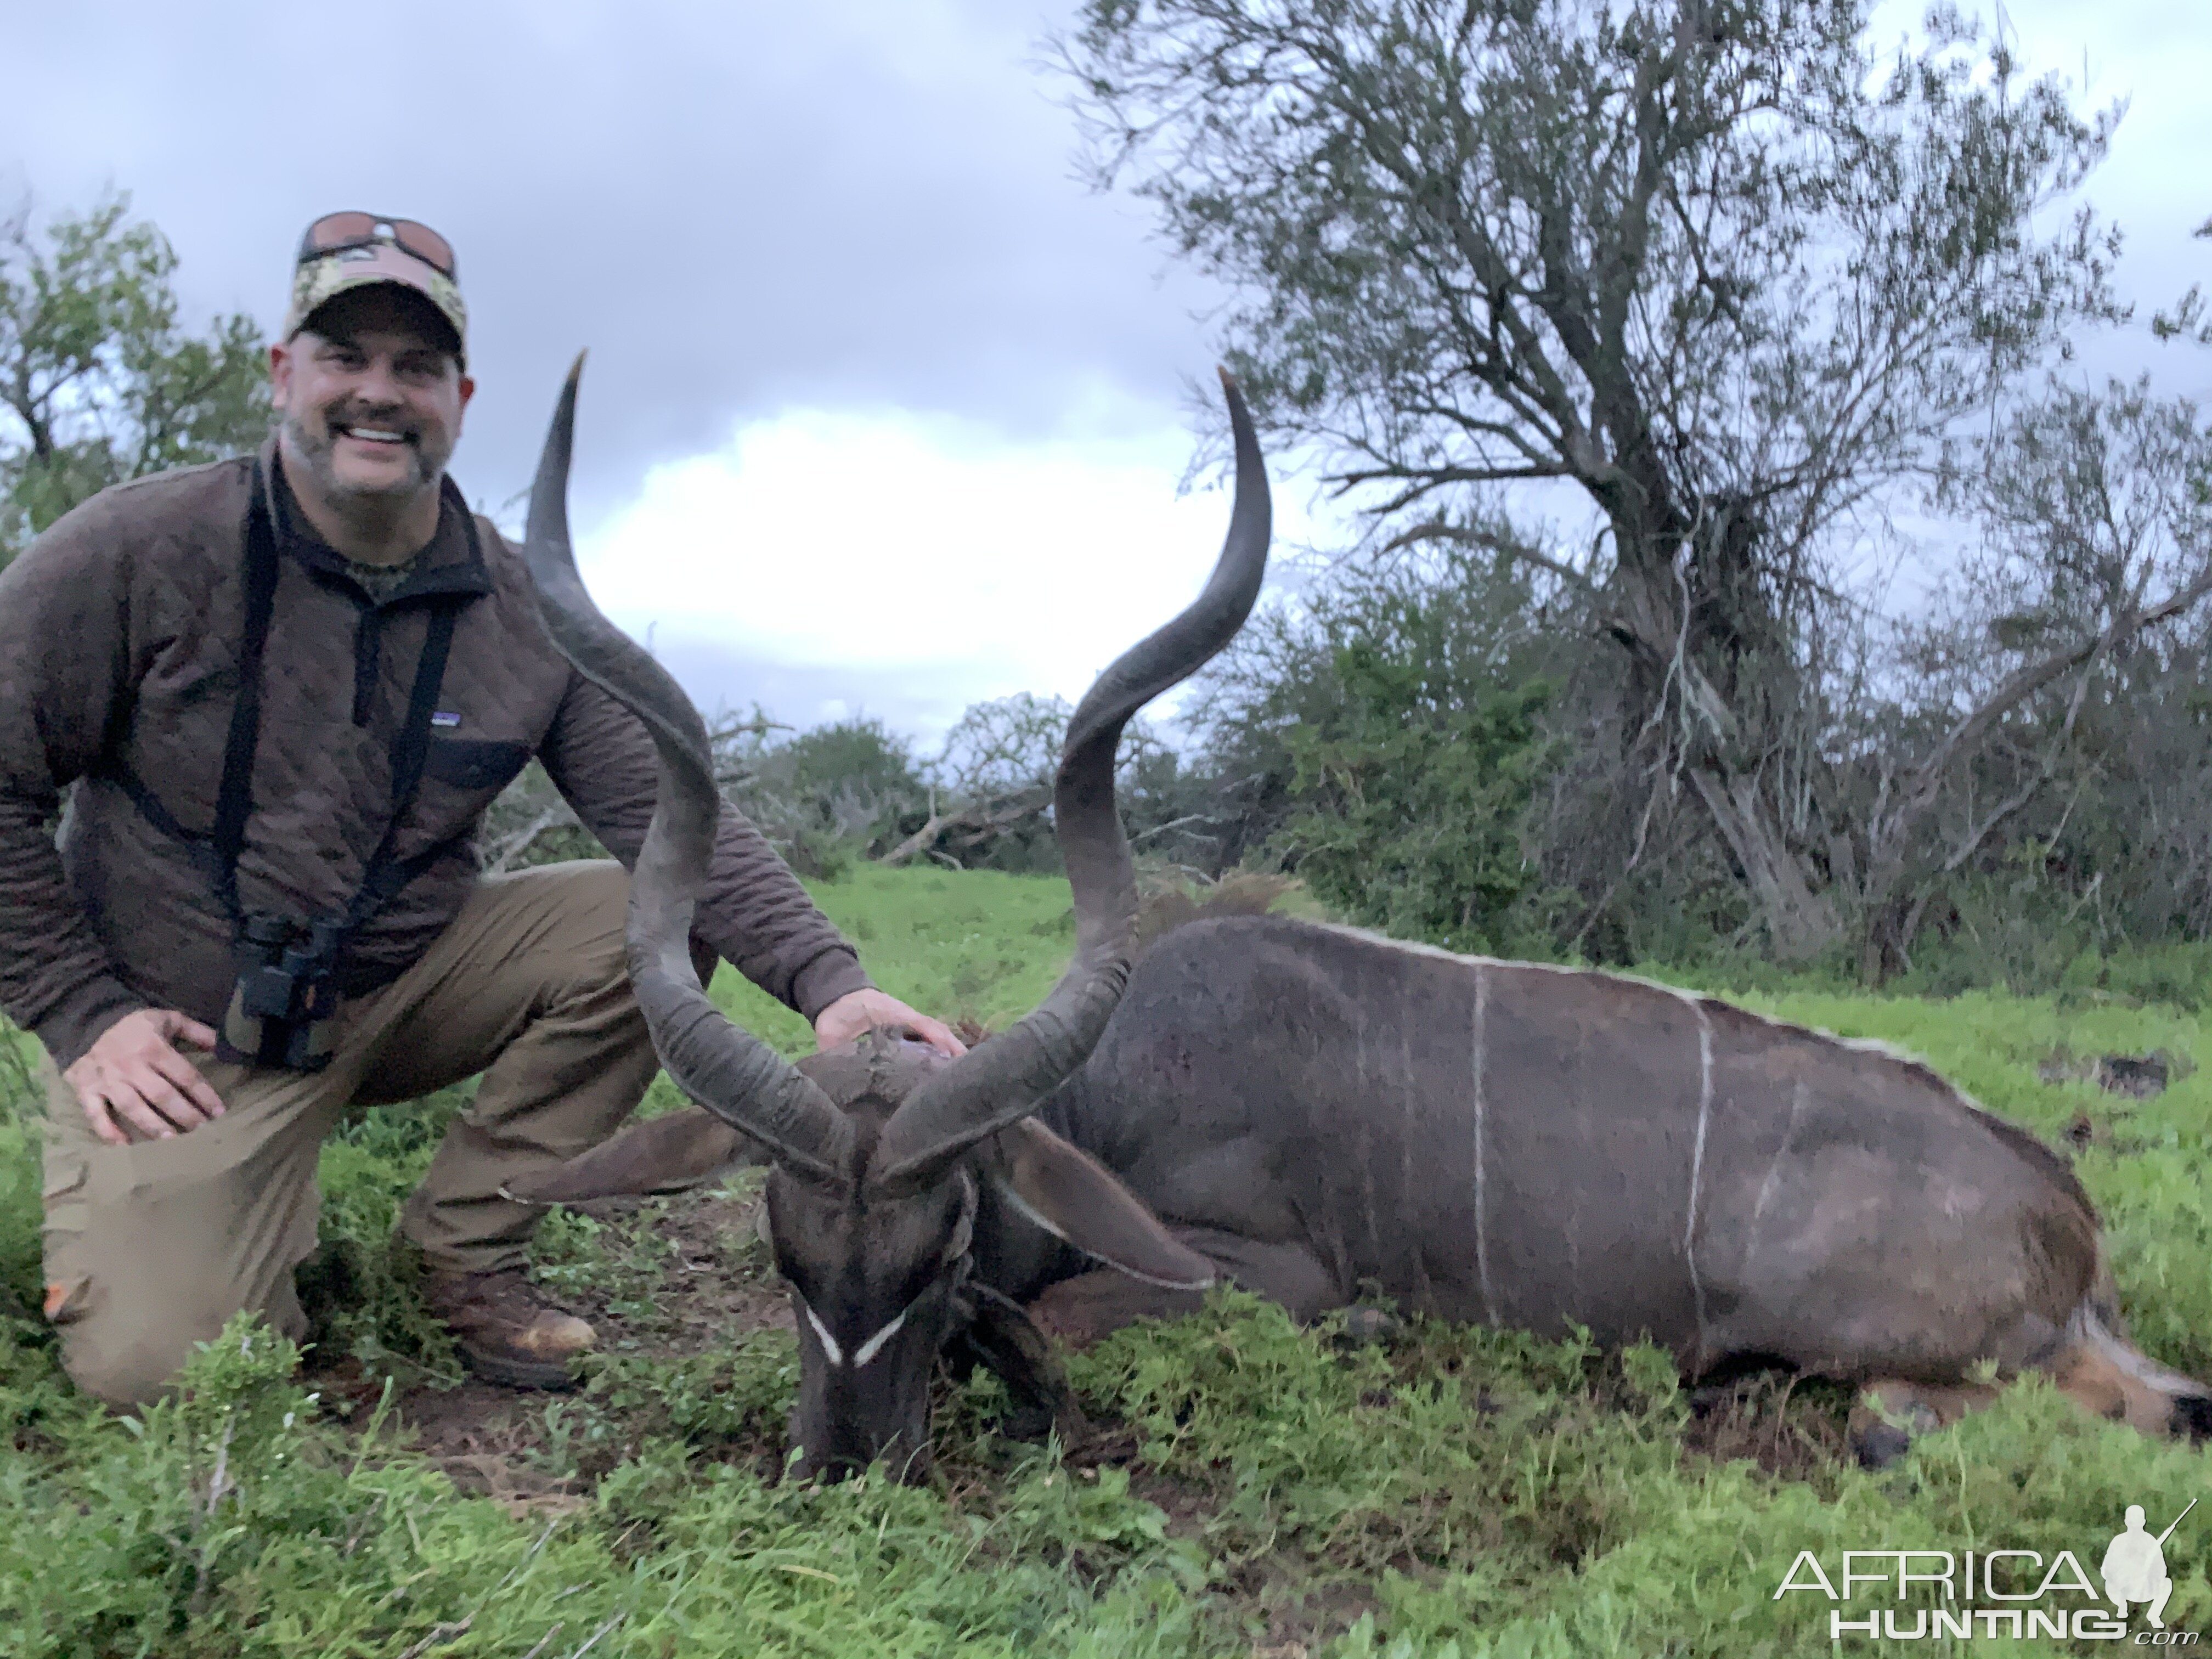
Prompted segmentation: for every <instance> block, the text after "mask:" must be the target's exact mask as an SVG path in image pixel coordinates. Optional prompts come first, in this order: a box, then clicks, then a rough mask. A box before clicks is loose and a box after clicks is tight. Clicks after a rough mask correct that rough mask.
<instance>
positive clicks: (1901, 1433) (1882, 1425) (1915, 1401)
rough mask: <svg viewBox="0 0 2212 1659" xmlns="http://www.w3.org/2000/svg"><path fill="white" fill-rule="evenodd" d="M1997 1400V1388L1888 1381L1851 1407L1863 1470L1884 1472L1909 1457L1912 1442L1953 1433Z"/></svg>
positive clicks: (1853, 1440) (1872, 1386)
mask: <svg viewBox="0 0 2212 1659" xmlns="http://www.w3.org/2000/svg"><path fill="white" fill-rule="evenodd" d="M1996 1397H1997V1391H1996V1389H1995V1388H1993V1387H1986V1386H1984V1385H1981V1384H1978V1383H1956V1384H1939V1383H1907V1382H1905V1381H1904V1380H1902V1379H1901V1378H1898V1377H1883V1378H1880V1379H1878V1380H1876V1381H1875V1382H1871V1383H1867V1384H1866V1385H1865V1386H1864V1387H1863V1388H1862V1389H1860V1390H1859V1398H1858V1403H1857V1405H1855V1406H1853V1407H1851V1414H1850V1425H1849V1431H1850V1446H1851V1450H1852V1452H1853V1454H1854V1455H1857V1458H1858V1460H1859V1465H1860V1467H1861V1468H1869V1469H1883V1468H1888V1467H1889V1466H1890V1465H1891V1464H1892V1463H1894V1462H1897V1460H1898V1459H1899V1458H1900V1457H1902V1456H1904V1455H1905V1452H1906V1451H1907V1450H1908V1449H1911V1445H1912V1437H1914V1436H1915V1435H1919V1434H1933V1433H1934V1432H1935V1431H1936V1430H1938V1429H1948V1428H1949V1427H1950V1426H1951V1425H1953V1424H1954V1423H1956V1422H1957V1421H1958V1420H1959V1419H1960V1418H1962V1417H1964V1416H1965V1415H1966V1413H1968V1412H1972V1411H1979V1410H1980V1409H1981V1408H1982V1407H1984V1406H1986V1405H1988V1404H1989V1403H1990V1401H1992V1400H1995V1399H1996Z"/></svg>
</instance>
